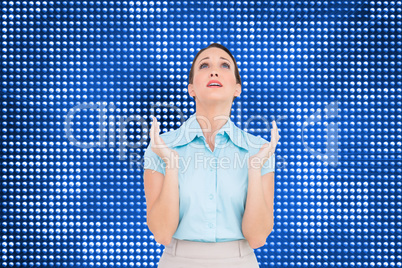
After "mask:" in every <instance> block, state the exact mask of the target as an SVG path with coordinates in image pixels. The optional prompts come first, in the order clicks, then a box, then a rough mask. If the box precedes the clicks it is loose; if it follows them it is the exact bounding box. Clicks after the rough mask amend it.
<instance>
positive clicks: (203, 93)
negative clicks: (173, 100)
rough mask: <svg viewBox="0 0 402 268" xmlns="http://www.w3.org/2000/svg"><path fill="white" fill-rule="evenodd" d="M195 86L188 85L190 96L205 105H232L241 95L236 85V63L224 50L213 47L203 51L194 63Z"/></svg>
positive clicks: (238, 86)
mask: <svg viewBox="0 0 402 268" xmlns="http://www.w3.org/2000/svg"><path fill="white" fill-rule="evenodd" d="M194 64H195V65H194V66H193V67H194V79H193V84H189V85H188V92H189V94H190V96H192V97H195V98H196V99H197V100H198V101H199V102H205V103H216V102H217V101H219V102H220V103H226V102H227V103H230V104H231V103H232V101H233V97H237V96H239V95H240V93H241V85H240V84H236V77H235V63H234V62H233V60H232V59H231V57H230V56H229V55H228V54H227V53H226V52H225V51H223V50H222V49H220V48H216V47H212V48H209V49H206V50H205V51H203V52H202V53H201V54H200V55H199V56H198V58H197V60H196V62H194Z"/></svg>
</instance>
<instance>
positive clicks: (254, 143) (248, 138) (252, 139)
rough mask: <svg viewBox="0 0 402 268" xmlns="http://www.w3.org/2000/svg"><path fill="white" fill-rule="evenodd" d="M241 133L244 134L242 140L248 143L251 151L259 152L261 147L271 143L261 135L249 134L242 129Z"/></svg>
mask: <svg viewBox="0 0 402 268" xmlns="http://www.w3.org/2000/svg"><path fill="white" fill-rule="evenodd" d="M240 132H241V134H242V138H243V139H244V140H245V142H246V143H247V146H248V147H249V150H253V149H254V150H259V149H260V148H261V146H262V145H263V144H265V143H269V141H268V140H266V139H265V138H263V137H261V136H260V135H257V134H252V133H249V132H247V131H245V130H242V129H240Z"/></svg>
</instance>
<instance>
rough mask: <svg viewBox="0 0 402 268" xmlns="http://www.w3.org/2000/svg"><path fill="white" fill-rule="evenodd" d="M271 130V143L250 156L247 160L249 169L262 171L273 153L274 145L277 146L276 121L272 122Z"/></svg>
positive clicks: (277, 131) (277, 132)
mask: <svg viewBox="0 0 402 268" xmlns="http://www.w3.org/2000/svg"><path fill="white" fill-rule="evenodd" d="M272 126H273V127H272V129H271V142H270V143H265V144H263V145H262V146H261V148H260V150H259V152H258V153H256V154H255V155H253V156H250V158H249V160H248V165H249V169H250V168H252V169H262V166H263V165H264V163H265V162H266V161H267V160H268V159H269V158H270V157H271V156H272V155H273V154H274V153H275V149H276V145H277V144H278V141H279V138H280V137H281V136H279V130H278V126H277V125H276V121H273V122H272Z"/></svg>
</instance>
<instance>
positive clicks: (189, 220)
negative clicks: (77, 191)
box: [144, 43, 279, 268]
mask: <svg viewBox="0 0 402 268" xmlns="http://www.w3.org/2000/svg"><path fill="white" fill-rule="evenodd" d="M188 93H189V95H190V96H191V97H193V98H194V99H195V102H196V113H195V114H193V115H192V116H191V117H190V118H189V119H188V120H187V121H185V122H184V123H183V125H182V126H181V127H180V128H178V129H176V130H173V131H170V132H167V133H163V134H161V135H159V126H158V122H157V121H156V118H155V117H154V118H153V123H152V126H151V129H150V139H151V142H150V145H149V146H148V148H147V150H146V152H145V154H144V160H145V165H144V189H145V195H146V202H147V224H148V227H149V229H150V231H151V232H152V233H153V235H154V237H155V240H156V241H157V242H158V243H160V244H163V245H165V250H164V252H163V254H162V257H161V259H160V261H159V266H158V267H160V268H166V267H175V268H177V267H186V268H188V267H190V268H192V267H231V268H233V267H247V268H250V267H251V268H252V267H258V262H257V259H256V256H255V254H254V251H253V248H258V247H261V246H263V245H264V244H265V241H266V238H267V237H268V235H269V234H270V232H271V231H272V229H273V225H274V215H273V201H274V171H275V170H274V164H275V148H276V145H277V142H278V140H279V133H278V128H277V126H276V123H275V121H273V123H272V124H273V128H272V130H271V142H270V143H268V142H267V141H266V140H264V139H262V138H260V137H257V136H254V135H252V134H249V133H247V132H245V131H243V130H241V129H239V128H237V127H236V126H235V125H234V123H233V122H232V121H231V120H230V111H231V106H232V103H233V100H234V98H236V97H238V96H239V95H240V93H241V80H240V75H239V71H238V67H237V64H236V61H235V59H234V57H233V56H232V54H231V53H230V51H229V50H228V49H227V48H225V47H224V46H222V45H220V44H216V43H214V44H211V45H210V46H208V47H206V48H204V49H202V50H200V51H199V52H198V53H197V55H196V56H195V58H194V60H193V64H192V67H191V70H190V75H189V85H188Z"/></svg>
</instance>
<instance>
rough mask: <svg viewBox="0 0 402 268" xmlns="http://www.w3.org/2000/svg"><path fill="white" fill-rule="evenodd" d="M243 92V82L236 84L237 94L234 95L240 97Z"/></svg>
mask: <svg viewBox="0 0 402 268" xmlns="http://www.w3.org/2000/svg"><path fill="white" fill-rule="evenodd" d="M240 94H241V84H236V90H235V94H234V95H233V96H235V97H239V96H240Z"/></svg>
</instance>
